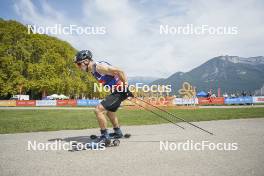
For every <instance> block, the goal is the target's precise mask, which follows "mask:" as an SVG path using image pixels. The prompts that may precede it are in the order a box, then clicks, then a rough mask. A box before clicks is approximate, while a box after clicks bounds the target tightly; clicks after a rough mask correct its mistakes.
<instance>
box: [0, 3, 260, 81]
mask: <svg viewBox="0 0 264 176" xmlns="http://www.w3.org/2000/svg"><path fill="white" fill-rule="evenodd" d="M263 9H264V1H262V0H259V1H257V0H244V1H241V0H238V1H235V0H234V1H232V0H219V1H217V0H211V1H208V0H193V1H192V0H177V1H176V0H166V1H162V0H138V1H137V0H131V1H128V0H87V1H81V0H75V1H72V0H65V1H63V0H46V1H40V0H36V1H29V0H17V1H15V0H13V1H12V0H1V1H0V17H2V18H4V19H15V20H17V21H19V22H22V23H23V24H36V25H38V26H54V25H55V24H62V25H63V26H69V25H71V24H72V25H78V26H94V27H96V26H104V27H105V31H106V33H105V34H104V35H102V34H97V35H55V36H56V37H58V38H60V39H63V40H66V41H68V42H69V43H70V44H71V45H72V46H73V47H75V48H76V49H79V50H81V49H90V50H92V52H93V54H94V56H95V59H96V60H106V61H108V62H110V63H112V64H113V65H116V66H119V67H121V68H123V69H124V70H125V71H126V72H127V74H128V76H154V77H168V76H170V75H171V74H173V73H175V72H177V71H189V70H191V69H193V68H194V67H196V66H198V65H200V64H202V63H203V62H205V61H207V60H208V59H211V58H213V57H216V56H219V55H237V56H242V57H249V56H260V55H263V51H264V20H263V19H264V11H263ZM187 24H193V25H194V26H201V25H208V26H214V27H218V26H229V27H236V28H237V34H236V35H230V34H229V35H209V34H204V35H185V34H175V35H173V34H168V35H165V34H160V25H163V26H165V25H169V26H170V27H171V26H172V27H173V26H186V25H187Z"/></svg>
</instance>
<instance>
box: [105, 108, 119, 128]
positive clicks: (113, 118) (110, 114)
mask: <svg viewBox="0 0 264 176" xmlns="http://www.w3.org/2000/svg"><path fill="white" fill-rule="evenodd" d="M106 115H107V117H108V118H109V119H110V122H111V123H112V125H113V127H114V128H118V127H119V124H118V119H117V116H116V113H115V112H111V111H107V113H106Z"/></svg>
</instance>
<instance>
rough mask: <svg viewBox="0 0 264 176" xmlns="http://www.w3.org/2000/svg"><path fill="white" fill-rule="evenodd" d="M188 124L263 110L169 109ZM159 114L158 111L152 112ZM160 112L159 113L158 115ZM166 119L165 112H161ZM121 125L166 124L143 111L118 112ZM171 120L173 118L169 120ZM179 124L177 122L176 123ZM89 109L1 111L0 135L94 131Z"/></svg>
mask: <svg viewBox="0 0 264 176" xmlns="http://www.w3.org/2000/svg"><path fill="white" fill-rule="evenodd" d="M169 111H170V112H171V113H174V114H175V115H177V116H179V117H181V118H184V119H186V120H188V121H205V120H222V119H238V118H258V117H264V108H239V109H193V110H176V109H174V110H169ZM155 112H158V111H155ZM158 113H160V112H158ZM160 114H161V115H164V116H166V117H168V116H167V115H166V114H165V113H160ZM117 115H118V117H119V121H120V123H121V124H122V125H150V124H160V123H167V122H166V121H165V120H162V119H160V118H158V117H156V116H155V115H154V114H152V113H150V112H147V111H143V110H124V109H121V110H119V111H118V113H117ZM172 120H173V119H172ZM178 122H179V121H178ZM97 127H98V124H97V120H96V118H95V115H94V113H93V111H92V110H88V109H87V110H0V133H18V132H31V131H54V130H65V129H86V128H97Z"/></svg>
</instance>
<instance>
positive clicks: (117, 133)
mask: <svg viewBox="0 0 264 176" xmlns="http://www.w3.org/2000/svg"><path fill="white" fill-rule="evenodd" d="M113 129H114V132H113V133H110V137H113V138H115V139H118V138H122V137H123V136H124V135H123V133H122V131H121V129H120V128H118V127H117V128H113Z"/></svg>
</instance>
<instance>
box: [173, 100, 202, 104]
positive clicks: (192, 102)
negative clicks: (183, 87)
mask: <svg viewBox="0 0 264 176" xmlns="http://www.w3.org/2000/svg"><path fill="white" fill-rule="evenodd" d="M173 104H175V105H189V104H198V98H190V99H189V98H188V99H187V98H175V99H174V101H173Z"/></svg>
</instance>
